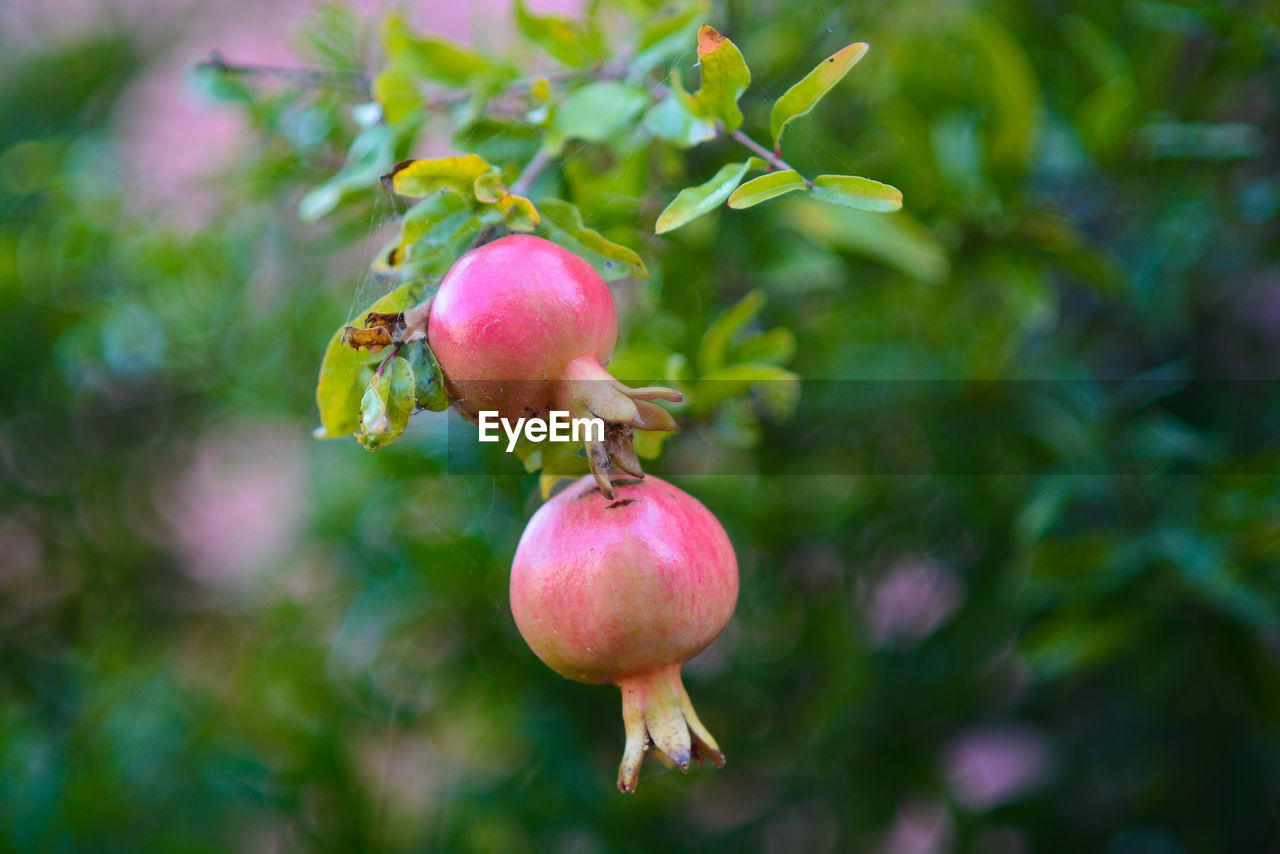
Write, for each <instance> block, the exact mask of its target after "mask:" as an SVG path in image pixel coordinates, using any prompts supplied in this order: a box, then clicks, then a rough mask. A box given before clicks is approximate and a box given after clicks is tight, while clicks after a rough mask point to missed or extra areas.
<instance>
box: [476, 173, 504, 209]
mask: <svg viewBox="0 0 1280 854" xmlns="http://www.w3.org/2000/svg"><path fill="white" fill-rule="evenodd" d="M472 187H473V188H474V190H475V194H476V201H478V202H484V203H485V204H489V205H491V204H494V203H495V202H498V201H501V199H502V197H503V196H505V195H506V194H507V186H506V184H503V183H502V173H501V172H499V171H498V170H497V169H491V170H490V171H488V172H486V173H484V174H483V175H481V176H480V177H478V178H476V180H475V181H474V182H473V184H472Z"/></svg>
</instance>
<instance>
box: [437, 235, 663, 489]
mask: <svg viewBox="0 0 1280 854" xmlns="http://www.w3.org/2000/svg"><path fill="white" fill-rule="evenodd" d="M617 340H618V316H617V310H616V309H615V307H614V302H613V295H612V294H611V293H610V292H609V287H608V286H607V285H606V284H605V282H604V280H603V279H602V278H600V276H599V274H597V273H596V271H595V270H594V269H592V267H591V265H590V264H588V263H587V262H586V261H585V260H584V259H582V258H580V257H579V256H577V255H575V254H574V253H572V252H569V251H568V250H566V249H563V248H561V247H559V246H557V245H556V244H554V243H552V242H551V241H549V240H544V239H542V238H541V237H534V236H532V235H527V234H515V235H511V236H510V237H504V238H502V239H500V240H495V241H493V242H492V243H488V244H485V245H484V246H481V247H479V248H477V249H473V250H471V251H470V252H468V253H467V254H465V255H463V256H462V257H461V258H459V259H458V261H457V262H456V263H455V264H454V265H453V267H452V268H451V269H450V270H449V272H448V274H446V275H445V277H444V280H443V281H442V282H441V284H440V290H439V291H438V292H437V293H436V295H435V297H434V299H433V300H432V302H431V305H430V309H429V314H428V317H427V343H428V344H429V345H430V347H431V350H432V352H433V353H434V354H435V357H436V359H437V360H438V361H439V363H440V369H441V371H442V373H443V374H444V378H445V389H446V391H447V392H448V393H449V396H450V398H451V399H452V403H453V406H454V407H455V408H456V409H457V410H458V411H459V412H461V413H462V414H463V415H464V416H466V417H467V418H469V419H470V420H472V421H475V420H476V418H477V417H478V415H479V413H480V412H481V411H492V412H497V413H498V416H499V417H500V418H506V419H509V420H511V421H512V422H514V421H515V420H516V419H518V418H546V417H547V416H548V413H549V412H551V411H553V410H555V411H561V412H568V413H569V414H570V417H571V418H590V417H599V418H601V419H603V420H604V421H605V424H606V429H605V436H604V438H603V440H599V439H598V438H597V439H596V440H595V441H588V442H586V443H585V445H586V449H587V460H588V462H589V463H590V466H591V471H592V474H593V475H594V476H595V479H596V483H597V484H598V485H599V486H600V490H601V492H603V493H604V495H605V497H607V498H612V497H613V488H612V486H610V481H609V474H610V468H611V467H612V468H614V469H616V470H620V471H622V472H625V473H627V474H630V475H634V476H635V477H644V472H643V470H642V469H641V468H640V460H639V459H638V458H637V457H636V453H635V449H634V446H633V442H632V430H633V428H641V429H644V430H675V429H676V424H675V421H674V420H672V418H671V415H670V414H669V413H668V412H667V411H666V410H665V409H663V408H662V407H660V406H658V405H656V404H654V403H651V402H650V401H652V400H655V399H663V400H669V401H679V400H681V399H682V398H681V395H680V393H679V392H678V391H674V390H673V389H668V388H658V387H654V388H636V389H633V388H628V387H627V386H625V385H623V384H622V383H620V382H618V381H617V380H615V379H614V378H613V377H612V376H610V375H609V372H608V371H606V370H605V369H604V366H605V365H606V364H607V363H608V361H609V358H610V356H612V355H613V348H614V345H615V344H616V343H617ZM593 438H594V437H593Z"/></svg>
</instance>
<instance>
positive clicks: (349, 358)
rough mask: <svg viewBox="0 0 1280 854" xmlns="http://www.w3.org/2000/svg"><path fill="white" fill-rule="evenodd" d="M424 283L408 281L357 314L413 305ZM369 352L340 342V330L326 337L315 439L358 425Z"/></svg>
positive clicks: (345, 432) (338, 434)
mask: <svg viewBox="0 0 1280 854" xmlns="http://www.w3.org/2000/svg"><path fill="white" fill-rule="evenodd" d="M422 291H423V283H422V282H418V281H414V282H407V283H405V284H403V285H401V286H400V287H398V288H396V289H395V290H393V291H391V292H390V293H389V294H387V295H386V296H384V297H383V298H382V299H380V300H378V301H377V302H375V303H374V304H373V305H371V306H369V307H368V308H367V309H366V310H365V311H363V312H361V314H360V318H361V319H363V317H364V316H365V315H366V314H368V313H369V312H371V311H373V312H381V313H385V314H394V313H395V312H397V311H404V310H405V309H407V308H412V307H413V306H414V305H416V304H417V303H418V302H419V300H420V298H421V295H422ZM368 359H369V354H368V353H366V352H364V351H361V350H353V349H352V348H350V347H348V346H347V345H346V344H344V343H342V330H341V329H339V330H338V331H337V332H336V333H334V335H333V338H331V339H329V346H328V348H327V349H326V350H325V353H324V361H322V362H321V363H320V379H319V382H318V383H317V385H316V404H317V406H318V407H319V409H320V427H319V428H318V429H317V430H316V431H315V432H314V433H313V434H312V435H314V436H315V437H316V438H317V439H340V438H343V437H345V436H350V435H351V434H352V433H353V432H355V430H356V429H357V428H359V426H360V398H361V394H362V391H361V386H362V383H361V382H360V373H361V371H362V370H363V369H364V366H365V363H366V362H367V361H368Z"/></svg>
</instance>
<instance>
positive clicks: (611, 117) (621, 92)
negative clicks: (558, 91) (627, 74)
mask: <svg viewBox="0 0 1280 854" xmlns="http://www.w3.org/2000/svg"><path fill="white" fill-rule="evenodd" d="M648 103H649V96H648V95H647V94H646V93H645V91H644V90H643V89H638V88H636V87H635V86H628V85H626V84H625V83H619V82H618V81H616V80H601V81H598V82H596V83H588V84H587V85H585V86H583V87H581V88H579V89H575V90H574V91H573V92H571V93H569V95H568V97H566V98H565V99H564V100H563V101H561V102H560V104H559V106H557V107H556V111H555V114H554V115H553V116H552V117H551V135H550V139H549V140H548V147H549V148H551V149H553V150H555V151H558V150H559V149H560V147H561V146H563V144H564V142H565V140H568V139H581V140H586V141H587V142H599V141H601V140H604V139H608V138H609V137H611V136H613V135H614V134H616V133H617V132H618V131H620V130H622V129H623V128H624V127H626V126H627V125H628V124H629V123H630V122H631V121H632V120H633V119H635V117H636V116H638V115H639V114H640V111H641V110H643V109H644V108H645V105H646V104H648Z"/></svg>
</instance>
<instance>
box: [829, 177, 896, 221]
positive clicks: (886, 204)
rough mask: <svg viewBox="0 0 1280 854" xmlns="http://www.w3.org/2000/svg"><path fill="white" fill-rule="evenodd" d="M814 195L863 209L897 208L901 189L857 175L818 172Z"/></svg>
mask: <svg viewBox="0 0 1280 854" xmlns="http://www.w3.org/2000/svg"><path fill="white" fill-rule="evenodd" d="M813 195H814V198H817V199H821V200H822V201H824V202H830V203H831V204H833V205H841V206H843V207H846V208H853V209H854V210H860V211H879V212H884V211H896V210H898V209H899V208H900V207H902V191H901V190H899V189H898V188H897V187H891V186H889V185H888V184H881V183H880V182H879V181H872V180H871V179H870V178H859V177H858V176H856V175H819V176H818V177H817V178H814V179H813Z"/></svg>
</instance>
